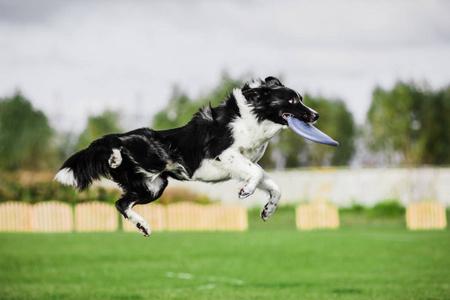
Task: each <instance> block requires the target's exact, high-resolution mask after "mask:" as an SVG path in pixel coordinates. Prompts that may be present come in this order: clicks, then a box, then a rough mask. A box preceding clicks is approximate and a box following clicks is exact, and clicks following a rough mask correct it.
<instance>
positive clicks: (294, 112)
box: [242, 77, 319, 125]
mask: <svg viewBox="0 0 450 300" xmlns="http://www.w3.org/2000/svg"><path fill="white" fill-rule="evenodd" d="M242 94H243V95H244V97H245V98H246V100H247V102H248V103H249V104H250V105H251V106H252V107H253V111H254V113H255V114H256V116H257V118H258V119H259V120H260V121H262V120H270V121H272V122H275V123H278V124H282V125H287V118H288V117H289V116H292V117H294V118H296V119H299V120H302V121H304V122H306V123H312V122H315V121H316V120H317V119H318V118H319V114H318V113H317V112H316V111H314V110H313V109H311V108H309V107H308V106H306V105H305V104H304V103H303V98H302V96H301V95H300V94H299V93H298V92H297V91H295V90H293V89H290V88H288V87H285V86H284V85H283V84H282V83H281V82H280V80H278V79H277V78H275V77H267V78H266V79H265V80H264V81H262V80H258V81H253V82H251V83H247V84H245V85H244V87H243V88H242Z"/></svg>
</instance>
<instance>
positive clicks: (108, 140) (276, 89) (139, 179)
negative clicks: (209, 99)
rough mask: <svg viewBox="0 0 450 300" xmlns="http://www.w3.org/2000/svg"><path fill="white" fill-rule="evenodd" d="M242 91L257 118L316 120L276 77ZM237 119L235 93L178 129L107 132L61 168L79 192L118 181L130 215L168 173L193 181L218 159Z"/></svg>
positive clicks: (152, 196) (121, 206)
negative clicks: (115, 160)
mask: <svg viewBox="0 0 450 300" xmlns="http://www.w3.org/2000/svg"><path fill="white" fill-rule="evenodd" d="M241 91H242V94H243V95H244V97H245V100H246V102H247V104H248V105H250V107H251V108H252V110H253V112H254V114H255V115H256V117H257V119H258V120H259V121H263V120H270V121H272V122H275V123H279V124H283V125H285V124H286V120H285V118H284V115H285V114H290V115H294V116H295V117H297V118H300V119H303V120H305V121H307V122H311V121H314V120H316V119H317V118H318V114H317V113H315V112H314V111H312V110H310V109H309V108H308V107H306V106H305V105H304V104H303V102H302V98H301V96H300V95H299V93H297V92H296V91H294V90H292V89H289V88H286V87H285V86H284V85H283V84H282V83H281V82H280V81H279V80H278V79H277V78H274V77H268V78H266V79H265V81H259V82H257V84H255V83H253V84H245V85H244V86H243V87H242V89H241ZM294 100H295V101H294ZM239 117H241V113H240V111H239V106H238V104H237V100H236V99H235V96H234V94H231V95H230V96H229V97H228V99H226V100H225V101H224V102H222V103H221V104H220V105H219V106H217V107H211V105H208V106H206V107H204V108H202V109H200V110H199V111H198V112H197V113H196V114H195V115H194V116H193V118H192V120H191V121H190V122H189V123H187V124H186V125H185V126H182V127H179V128H175V129H168V130H160V131H155V130H151V129H148V128H140V129H136V130H133V131H130V132H127V133H122V134H109V135H106V136H104V137H102V138H100V139H98V140H96V141H94V142H93V143H92V144H91V145H90V146H89V147H88V148H86V149H84V150H81V151H80V152H77V153H75V154H74V155H73V156H71V157H70V158H69V159H68V160H67V161H66V162H65V163H64V164H63V165H62V167H61V169H64V168H68V169H70V170H71V171H73V174H74V178H75V180H76V187H77V188H78V189H80V190H83V189H85V188H87V187H88V186H89V185H90V184H91V183H92V182H93V181H94V180H97V179H99V178H100V177H102V176H103V177H107V178H110V179H112V180H113V181H115V182H116V183H118V184H119V185H120V186H121V187H122V188H123V191H124V193H123V195H122V197H121V198H120V199H119V200H118V201H117V202H116V207H117V209H118V210H119V211H120V212H121V213H122V214H123V215H124V216H125V217H127V214H126V212H125V211H126V209H127V208H129V207H130V206H132V205H134V204H145V203H149V202H151V201H154V200H156V199H157V198H159V197H160V196H161V194H162V192H163V191H164V189H165V188H166V186H167V182H168V180H167V179H168V177H172V178H175V179H178V180H189V179H190V178H191V177H192V175H193V174H194V172H195V171H196V170H197V169H198V168H199V166H200V164H201V162H202V161H203V160H204V159H216V160H218V161H220V158H219V157H218V156H219V155H220V154H221V153H222V152H223V151H224V150H225V149H227V148H229V147H230V146H231V145H232V144H233V142H234V138H233V133H232V131H231V128H230V124H231V123H232V122H233V120H235V119H236V118H239ZM113 149H119V150H120V153H121V156H122V161H121V163H120V164H119V165H118V166H117V167H112V166H111V165H110V163H109V162H108V159H110V157H111V155H112V153H113ZM152 178H157V180H156V181H153V180H154V179H152ZM141 227H142V226H141ZM138 228H139V226H138ZM141 230H142V229H141Z"/></svg>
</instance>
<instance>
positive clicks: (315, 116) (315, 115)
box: [312, 113, 319, 122]
mask: <svg viewBox="0 0 450 300" xmlns="http://www.w3.org/2000/svg"><path fill="white" fill-rule="evenodd" d="M312 119H313V122H315V121H317V120H318V119H319V114H318V113H314V114H313V117H312Z"/></svg>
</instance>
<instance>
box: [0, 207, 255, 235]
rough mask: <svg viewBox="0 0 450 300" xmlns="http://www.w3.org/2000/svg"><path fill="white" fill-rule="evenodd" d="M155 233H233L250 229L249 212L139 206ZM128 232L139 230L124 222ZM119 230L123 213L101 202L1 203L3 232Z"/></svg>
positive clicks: (233, 209) (244, 209)
mask: <svg viewBox="0 0 450 300" xmlns="http://www.w3.org/2000/svg"><path fill="white" fill-rule="evenodd" d="M134 209H135V210H136V212H138V213H139V214H141V215H142V216H143V217H144V218H145V219H146V220H147V221H148V222H149V224H150V227H151V229H152V230H154V231H161V230H170V231H178V230H229V231H242V230H246V229H247V228H248V220H247V210H246V208H244V207H240V206H225V205H217V204H213V205H199V204H194V203H187V202H186V203H175V204H169V205H166V206H163V205H158V204H150V205H138V206H136V207H135V208H134ZM122 224H123V226H122V227H123V230H124V231H135V230H136V228H135V227H134V225H133V224H131V223H130V222H129V221H127V220H122ZM118 229H119V214H118V212H117V210H116V209H115V207H114V206H113V205H110V204H106V203H100V202H87V203H80V204H77V205H76V206H75V208H72V206H71V205H69V204H66V203H62V202H57V201H49V202H41V203H38V204H34V205H33V204H28V203H22V202H5V203H1V204H0V231H20V232H71V231H78V232H95V231H116V230H118Z"/></svg>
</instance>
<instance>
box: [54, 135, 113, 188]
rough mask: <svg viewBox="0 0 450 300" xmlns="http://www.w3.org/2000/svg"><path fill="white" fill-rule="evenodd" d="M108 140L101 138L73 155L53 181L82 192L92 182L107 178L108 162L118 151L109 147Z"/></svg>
mask: <svg viewBox="0 0 450 300" xmlns="http://www.w3.org/2000/svg"><path fill="white" fill-rule="evenodd" d="M108 140H109V139H108V138H106V137H103V138H101V139H98V140H96V141H94V142H93V143H92V144H91V145H89V147H87V148H86V149H83V150H81V151H79V152H77V153H75V154H73V155H72V156H71V157H69V158H68V159H67V160H66V161H65V162H64V164H63V165H62V167H61V168H60V169H59V171H58V173H56V176H55V178H54V179H55V180H56V181H59V182H60V183H62V184H64V185H70V186H73V187H76V188H77V189H79V190H84V189H86V188H87V187H89V186H90V185H91V184H92V182H93V181H94V180H98V179H100V177H109V174H110V173H109V170H110V167H111V166H110V164H109V161H108V160H110V158H111V155H113V154H114V153H115V152H117V151H118V150H116V149H115V148H114V147H111V145H110V143H109V141H108ZM119 155H120V152H119Z"/></svg>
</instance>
